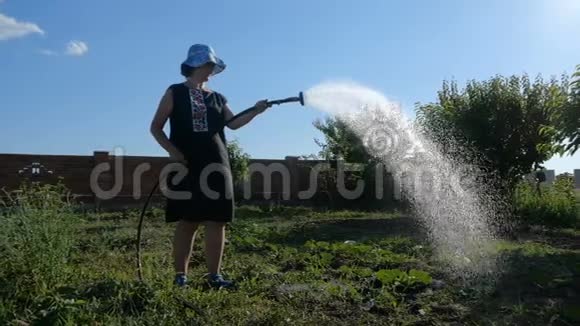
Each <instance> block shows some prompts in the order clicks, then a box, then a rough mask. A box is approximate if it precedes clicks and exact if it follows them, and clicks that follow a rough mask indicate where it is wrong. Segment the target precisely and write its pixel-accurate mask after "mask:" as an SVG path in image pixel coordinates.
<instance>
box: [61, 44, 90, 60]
mask: <svg viewBox="0 0 580 326" xmlns="http://www.w3.org/2000/svg"><path fill="white" fill-rule="evenodd" d="M88 51H89V46H88V45H87V43H85V42H83V41H70V42H68V44H67V46H66V52H65V54H66V55H72V56H81V55H84V54H86V53H87V52H88Z"/></svg>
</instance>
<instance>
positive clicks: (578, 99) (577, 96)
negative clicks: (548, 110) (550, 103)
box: [543, 65, 580, 156]
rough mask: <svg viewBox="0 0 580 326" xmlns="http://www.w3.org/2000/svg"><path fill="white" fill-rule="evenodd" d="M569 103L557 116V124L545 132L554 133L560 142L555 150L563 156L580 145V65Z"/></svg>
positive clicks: (575, 75)
mask: <svg viewBox="0 0 580 326" xmlns="http://www.w3.org/2000/svg"><path fill="white" fill-rule="evenodd" d="M572 78H573V80H572V82H571V83H570V93H569V100H568V103H567V104H566V105H565V106H564V109H563V110H562V112H560V113H559V115H558V116H557V124H556V126H548V127H545V128H544V129H543V132H545V133H548V134H550V135H554V136H555V137H556V139H557V140H558V144H557V145H556V146H555V147H554V149H555V151H557V152H558V153H560V155H561V156H563V155H564V154H566V153H568V154H570V155H574V153H575V152H576V151H577V150H578V148H579V147H580V65H578V66H576V72H575V73H574V74H573V75H572Z"/></svg>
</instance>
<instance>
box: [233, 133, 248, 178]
mask: <svg viewBox="0 0 580 326" xmlns="http://www.w3.org/2000/svg"><path fill="white" fill-rule="evenodd" d="M228 156H229V158H230V166H231V169H232V174H233V179H234V180H233V181H234V184H239V183H240V182H243V181H244V180H245V179H246V177H247V176H248V173H249V166H250V155H248V154H247V153H245V152H244V150H243V149H242V147H241V146H240V143H239V142H238V141H237V140H233V141H229V142H228Z"/></svg>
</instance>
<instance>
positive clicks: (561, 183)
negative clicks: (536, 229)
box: [515, 178, 578, 227]
mask: <svg viewBox="0 0 580 326" xmlns="http://www.w3.org/2000/svg"><path fill="white" fill-rule="evenodd" d="M515 210H516V214H517V215H518V216H519V217H520V218H521V220H522V221H523V222H525V223H529V224H538V225H546V226H558V227H570V226H574V225H575V224H577V223H578V211H577V208H576V198H575V195H574V186H573V184H572V182H571V180H570V179H568V178H558V179H556V181H555V182H554V184H553V185H552V186H550V187H541V188H540V191H538V190H537V189H536V188H535V186H534V184H532V183H530V182H521V183H520V184H519V185H518V186H517V188H516V192H515Z"/></svg>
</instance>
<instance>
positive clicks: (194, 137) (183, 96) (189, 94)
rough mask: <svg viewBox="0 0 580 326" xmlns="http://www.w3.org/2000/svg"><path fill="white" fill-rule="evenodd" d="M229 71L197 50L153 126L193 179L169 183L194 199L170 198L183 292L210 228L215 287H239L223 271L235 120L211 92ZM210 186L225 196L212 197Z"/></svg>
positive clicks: (207, 51) (239, 121) (205, 49)
mask: <svg viewBox="0 0 580 326" xmlns="http://www.w3.org/2000/svg"><path fill="white" fill-rule="evenodd" d="M225 67H226V65H225V64H224V62H223V61H222V60H221V59H219V58H218V57H217V56H216V54H215V52H214V51H213V49H212V48H211V47H210V46H207V45H203V44H195V45H193V46H191V47H190V49H189V51H188V55H187V59H186V60H185V61H184V62H183V63H182V65H181V74H182V75H183V76H184V77H185V78H186V81H185V82H183V83H179V84H174V85H171V86H170V87H169V88H168V89H167V91H166V92H165V94H164V95H163V97H162V99H161V101H160V103H159V107H158V108H157V112H156V113H155V117H154V118H153V121H152V122H151V133H152V134H153V136H154V137H155V139H156V140H157V142H158V143H159V145H161V147H163V148H164V149H165V150H166V151H167V152H168V153H169V156H170V157H171V158H172V159H173V160H175V161H176V162H179V163H182V164H183V165H185V166H186V167H187V171H188V172H187V173H188V174H187V176H186V177H185V178H182V179H181V180H178V182H177V184H172V177H174V176H175V177H176V175H170V176H169V177H168V179H167V180H168V185H167V188H168V189H169V190H171V191H187V192H188V193H190V194H191V196H190V198H188V199H183V198H172V196H167V197H168V198H167V205H166V212H165V219H166V222H177V225H176V228H175V236H174V242H173V258H174V264H175V273H176V275H175V284H176V285H178V286H184V285H185V284H186V282H187V270H188V263H189V259H190V256H191V251H192V246H193V241H194V239H195V235H196V233H197V229H198V227H199V226H200V225H201V224H203V225H204V226H205V249H206V261H207V268H208V271H209V276H208V282H209V284H210V285H211V286H212V287H215V288H222V287H225V288H228V287H232V286H233V283H232V282H231V281H227V280H224V278H223V276H222V275H221V274H220V265H221V261H222V254H223V248H224V233H225V225H226V223H227V222H231V221H232V219H233V217H234V199H233V196H232V195H231V194H232V193H233V190H232V188H233V186H232V183H233V182H232V176H231V170H230V163H229V157H228V153H227V147H226V145H227V143H226V139H225V135H224V131H223V127H224V124H225V123H226V122H227V121H229V120H230V119H231V118H232V117H233V116H234V115H233V113H232V111H231V110H230V108H229V107H228V104H227V101H226V99H225V97H224V96H223V95H221V94H219V93H217V92H214V91H211V90H209V89H207V88H205V83H206V82H207V81H208V80H209V78H210V76H213V75H216V74H218V73H220V72H222V71H223V70H224V69H225ZM268 107H269V104H268V102H267V101H266V100H262V101H258V102H257V103H256V105H255V106H254V110H250V111H249V112H248V113H246V114H244V115H242V116H240V117H239V118H236V119H235V120H233V121H231V122H229V123H228V124H227V127H229V128H230V129H238V128H240V127H242V126H244V125H245V124H247V123H248V122H250V121H251V120H252V119H253V118H254V117H255V116H256V115H258V114H260V113H262V112H264V111H265V110H266V109H267V108H268ZM167 120H169V123H170V128H171V131H170V136H169V138H168V137H167V135H166V134H165V132H164V131H163V126H164V125H165V123H166V122H167ZM216 165H217V166H219V167H222V173H219V172H212V173H210V174H209V175H208V176H205V175H207V171H215V170H212V169H211V168H210V169H209V170H208V169H207V168H208V167H212V166H213V167H215V166H216ZM204 169H206V170H204ZM204 171H205V172H204ZM202 172H204V173H202ZM175 179H178V178H177V177H176V178H175ZM204 179H205V180H204ZM205 182H207V183H205ZM200 184H201V185H202V186H200ZM204 184H205V185H207V186H206V188H209V189H210V191H211V192H217V193H218V194H219V196H218V197H217V198H216V197H214V196H208V195H207V193H208V191H207V189H204V186H203V185H204Z"/></svg>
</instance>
